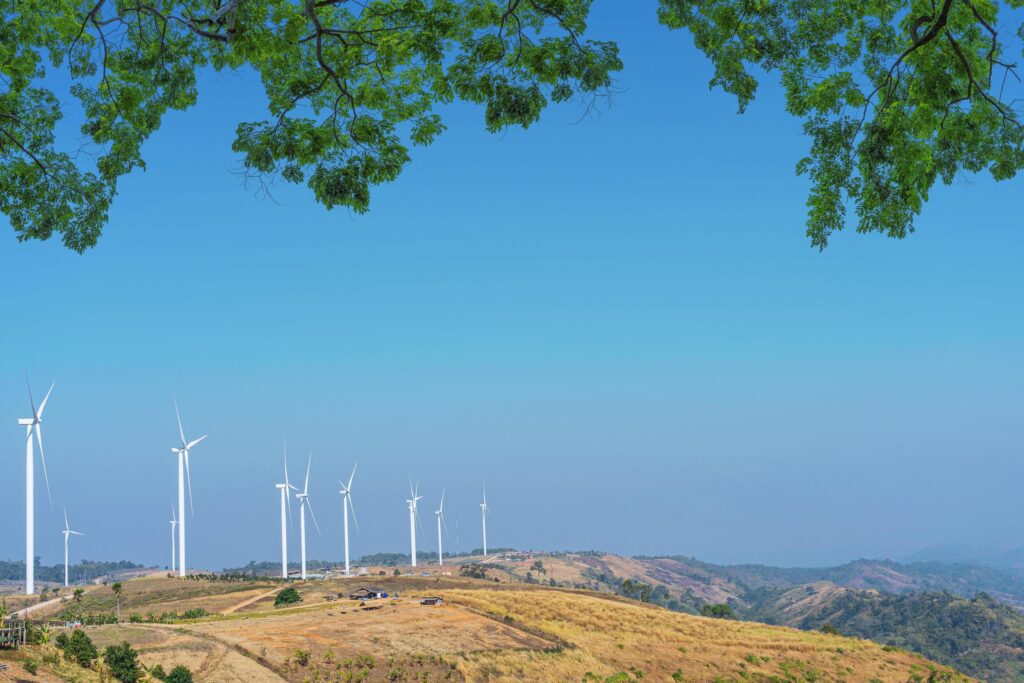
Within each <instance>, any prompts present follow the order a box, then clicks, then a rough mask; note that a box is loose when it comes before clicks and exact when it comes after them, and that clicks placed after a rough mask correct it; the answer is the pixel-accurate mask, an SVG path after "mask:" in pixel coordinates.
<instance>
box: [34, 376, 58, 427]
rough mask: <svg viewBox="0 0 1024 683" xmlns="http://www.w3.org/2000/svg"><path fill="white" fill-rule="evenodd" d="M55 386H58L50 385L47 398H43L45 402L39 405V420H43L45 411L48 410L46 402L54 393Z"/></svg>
mask: <svg viewBox="0 0 1024 683" xmlns="http://www.w3.org/2000/svg"><path fill="white" fill-rule="evenodd" d="M54 384H56V382H54V383H53V384H51V385H50V388H49V389H48V390H47V392H46V396H44V397H43V402H42V403H40V404H39V414H38V415H37V417H39V419H42V417H43V411H44V410H45V409H46V402H47V401H49V400H50V393H51V392H53V386H54Z"/></svg>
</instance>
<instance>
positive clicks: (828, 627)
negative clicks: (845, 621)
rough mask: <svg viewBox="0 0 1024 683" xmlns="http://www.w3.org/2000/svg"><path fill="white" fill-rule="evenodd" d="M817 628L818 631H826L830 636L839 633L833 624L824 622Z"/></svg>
mask: <svg viewBox="0 0 1024 683" xmlns="http://www.w3.org/2000/svg"><path fill="white" fill-rule="evenodd" d="M818 630H819V631H821V632H822V633H827V634H829V635H830V636H838V635H840V633H839V629H837V628H836V627H835V626H833V625H832V624H825V625H824V626H822V627H821V628H820V629H818Z"/></svg>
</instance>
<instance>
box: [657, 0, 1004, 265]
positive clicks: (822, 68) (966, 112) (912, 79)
mask: <svg viewBox="0 0 1024 683" xmlns="http://www.w3.org/2000/svg"><path fill="white" fill-rule="evenodd" d="M1001 4H1002V7H1001ZM1022 4H1024V2H1022V0H1007V2H1005V3H1000V2H998V1H997V0H909V1H908V0H660V9H659V18H660V20H661V22H662V23H663V24H665V25H667V26H668V27H669V28H674V29H676V28H685V29H688V30H689V32H690V33H691V34H692V35H693V38H694V43H695V45H696V46H697V48H698V49H700V50H701V51H702V52H704V54H705V55H707V56H708V58H709V59H710V60H711V61H712V62H713V64H714V68H715V72H714V78H713V79H712V81H711V85H712V86H717V87H721V88H723V89H724V90H726V91H727V92H729V93H732V94H734V95H735V96H736V97H737V99H738V100H739V106H740V109H741V110H742V109H743V108H744V107H746V106H747V105H748V104H749V103H750V102H751V100H753V98H754V95H755V93H756V90H757V85H758V81H757V76H758V72H759V71H760V72H762V73H763V72H767V73H769V74H778V75H779V78H780V80H781V83H782V86H783V88H784V89H785V94H786V104H787V109H788V111H789V112H790V113H791V114H793V115H794V116H797V117H800V118H801V119H802V120H803V127H804V132H805V133H806V134H807V135H808V136H809V137H810V141H811V144H810V152H809V153H808V155H807V156H806V157H805V158H803V159H802V160H801V161H800V162H799V164H798V165H797V171H798V172H799V173H801V174H806V175H807V176H808V177H809V178H810V181H811V190H810V195H809V197H808V200H807V207H808V215H807V235H808V237H810V240H811V243H812V244H813V245H815V246H817V247H819V248H824V247H825V246H826V245H827V244H828V240H829V237H830V236H831V235H832V233H834V232H835V231H837V230H841V229H843V227H844V226H845V225H846V223H847V216H846V207H847V203H852V205H853V207H854V210H855V213H856V219H855V220H856V228H857V230H858V231H859V232H881V233H885V234H887V235H889V236H891V237H898V238H902V237H905V236H906V235H907V234H908V233H910V232H912V231H913V229H914V219H915V217H916V216H917V215H918V214H919V213H920V211H921V208H922V206H923V204H924V202H925V201H926V200H927V199H928V194H929V192H930V191H931V189H932V187H933V186H934V185H935V182H936V180H938V179H940V178H941V179H942V181H943V182H944V183H946V184H949V183H952V182H953V181H954V180H955V179H956V178H957V176H958V175H959V174H961V173H964V172H966V173H977V172H980V171H987V172H989V173H990V174H991V175H992V177H994V178H995V179H996V180H1005V179H1008V178H1011V177H1013V176H1014V175H1015V174H1016V173H1017V171H1018V170H1020V168H1021V167H1022V166H1024V149H1022V142H1024V129H1022V124H1021V119H1020V112H1019V108H1018V106H1017V105H1018V99H1017V97H1016V94H1015V93H1019V89H1017V88H1015V87H1014V86H1015V85H1016V84H1017V83H1019V78H1018V76H1017V74H1016V71H1015V68H1016V63H1015V62H1014V57H1013V56H1011V55H1008V54H1007V52H1008V47H1007V40H1006V34H1007V33H1009V35H1010V38H1011V40H1012V39H1014V38H1015V37H1017V36H1019V35H1024V21H1022V19H1021V17H1020V13H1019V12H1017V13H1015V12H1014V10H1019V9H1020V7H1021V5H1022ZM1001 10H1002V11H1003V12H1002V14H1000V11H1001ZM1018 49H1019V46H1018Z"/></svg>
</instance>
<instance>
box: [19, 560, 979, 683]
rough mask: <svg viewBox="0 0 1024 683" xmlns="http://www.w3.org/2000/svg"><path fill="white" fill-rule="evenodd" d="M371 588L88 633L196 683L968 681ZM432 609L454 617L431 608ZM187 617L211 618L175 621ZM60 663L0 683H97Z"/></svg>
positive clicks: (463, 595)
mask: <svg viewBox="0 0 1024 683" xmlns="http://www.w3.org/2000/svg"><path fill="white" fill-rule="evenodd" d="M372 581H373V583H374V584H379V585H380V587H381V588H383V589H384V590H386V591H387V592H388V593H389V594H390V595H391V597H390V598H388V599H386V600H378V601H372V602H367V603H361V602H357V601H351V600H344V599H342V600H338V599H337V598H336V596H337V595H338V594H339V593H342V594H344V593H347V592H348V591H351V590H353V589H354V588H356V587H359V586H363V585H367V579H365V578H350V579H336V580H327V581H316V582H312V581H311V582H292V583H290V584H289V585H290V586H292V587H294V588H296V589H297V590H298V592H299V593H300V595H301V597H302V598H303V601H302V602H301V603H300V604H298V605H295V606H288V607H277V608H275V607H274V596H275V594H276V593H277V592H278V591H280V590H281V589H282V588H283V587H284V584H283V583H281V582H268V581H262V580H255V581H224V580H216V579H214V578H209V579H205V578H199V579H192V580H187V581H186V580H180V579H176V578H166V577H149V578H141V579H133V580H130V581H126V582H125V583H124V589H123V593H122V595H121V610H122V615H123V617H124V621H127V623H121V624H110V625H102V626H91V627H86V628H85V633H86V634H88V635H89V636H90V638H91V639H92V640H93V642H94V643H95V644H96V646H97V647H98V648H100V649H101V650H102V648H104V647H106V646H108V645H113V644H116V643H120V642H124V641H127V642H129V643H130V644H131V645H132V646H133V647H134V648H135V649H136V650H137V651H138V652H139V653H140V657H141V660H142V662H143V663H144V664H145V665H146V666H147V667H153V666H155V665H156V664H160V665H161V667H163V668H164V669H168V668H169V667H171V666H173V665H177V664H182V665H185V666H188V667H189V668H190V669H191V670H192V672H193V673H194V674H195V678H196V680H198V681H216V682H218V683H219V682H226V683H232V682H234V681H238V682H243V681H244V682H245V683H260V682H261V681H291V682H295V683H298V682H300V681H349V680H362V681H384V680H388V681H414V680H418V681H424V680H449V681H460V680H468V681H485V680H486V681H521V680H530V681H604V682H606V683H607V682H611V683H625V682H626V681H638V680H641V679H643V680H654V681H663V680H667V681H673V680H675V681H691V682H694V681H708V682H711V681H720V682H722V683H739V682H741V681H761V682H763V683H782V682H791V683H798V682H805V683H806V682H809V681H847V682H848V683H880V682H881V683H924V682H926V681H932V682H933V683H934V682H940V681H941V682H953V681H967V680H969V679H967V678H965V677H964V676H962V675H960V674H957V673H956V672H954V671H953V670H951V669H950V668H948V667H944V666H942V665H937V664H933V663H931V662H929V661H928V660H926V659H925V658H923V657H920V656H918V655H915V654H911V653H909V652H906V651H904V650H901V649H898V648H893V647H883V646H881V645H878V644H876V643H873V642H870V641H867V640H861V639H856V638H847V637H841V636H836V635H828V634H823V633H817V632H808V631H800V630H797V629H792V628H787V627H782V626H767V625H763V624H758V623H753V622H742V621H731V620H720V619H710V618H705V617H699V616H693V615H688V614H682V613H677V612H671V611H668V610H666V609H663V608H660V607H657V606H653V605H649V604H641V603H638V602H635V601H630V600H626V599H624V598H622V597H620V596H616V595H613V594H609V593H604V594H601V593H593V592H588V591H576V590H567V589H555V588H549V587H545V586H535V585H526V584H522V583H508V582H500V581H499V582H498V583H495V582H494V581H493V580H485V579H470V578H465V577H460V576H442V575H438V576H432V577H422V576H401V577H393V576H374V577H373V579H372ZM427 595H437V596H440V597H441V598H443V600H444V604H442V605H440V606H435V607H430V606H424V605H421V604H420V601H419V600H420V598H421V597H423V596H427ZM112 598H114V596H113V593H112V591H111V590H110V588H109V587H103V586H95V587H92V588H90V589H89V591H88V592H87V593H86V595H85V596H83V598H82V600H81V603H80V604H79V603H75V604H72V603H73V601H69V602H68V603H65V604H64V605H60V606H55V607H54V610H53V611H54V614H56V613H58V612H60V611H62V610H66V609H68V608H73V609H80V610H81V611H83V612H85V613H95V614H103V613H106V612H107V610H109V609H110V608H111V607H112V605H113V604H114V603H113V602H112ZM186 611H190V613H191V614H193V615H197V614H199V615H204V616H199V617H197V618H191V619H185V618H183V617H181V616H178V615H182V614H184V613H185V612H186ZM158 615H165V617H164V618H160V619H159V620H157V619H158ZM166 615H174V616H173V617H171V616H166ZM55 652H56V651H55V650H54V648H53V647H52V646H51V645H35V646H31V647H29V648H26V649H25V650H23V651H21V652H20V653H18V654H17V655H12V654H10V653H6V654H4V655H3V661H4V663H7V664H9V665H10V669H9V670H8V671H7V672H0V680H5V678H4V677H5V676H8V677H9V678H18V677H21V676H23V675H24V668H25V666H26V662H28V661H29V660H31V662H32V663H34V664H33V666H35V667H38V675H37V676H36V677H35V678H34V680H77V681H81V683H91V682H93V681H98V680H99V679H98V675H97V674H96V672H94V671H90V670H85V669H77V670H74V671H72V670H69V668H68V667H69V666H70V665H68V664H66V663H65V662H64V661H63V660H62V659H61V658H60V657H59V656H57V655H56V654H55ZM58 672H59V677H58Z"/></svg>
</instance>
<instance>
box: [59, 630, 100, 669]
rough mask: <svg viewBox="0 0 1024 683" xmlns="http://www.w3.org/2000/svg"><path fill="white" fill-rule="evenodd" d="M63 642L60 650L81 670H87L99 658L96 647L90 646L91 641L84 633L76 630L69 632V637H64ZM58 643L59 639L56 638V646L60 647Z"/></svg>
mask: <svg viewBox="0 0 1024 683" xmlns="http://www.w3.org/2000/svg"><path fill="white" fill-rule="evenodd" d="M60 635H64V634H63V633H62V634H60ZM63 640H64V642H65V645H64V646H62V647H61V649H62V650H64V654H65V656H67V657H68V658H69V659H71V660H72V661H74V662H75V664H78V666H80V667H82V668H85V669H88V668H89V667H90V666H92V663H93V662H94V661H96V658H97V657H99V652H97V651H96V646H95V645H93V644H92V639H91V638H89V636H88V635H87V634H86V633H85V631H82V630H78V629H76V630H74V631H72V632H71V635H70V636H65V638H64V639H63ZM60 641H61V638H60V636H58V637H57V645H60Z"/></svg>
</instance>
